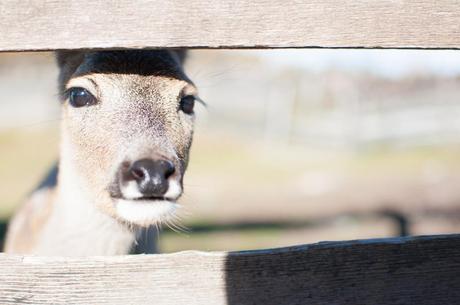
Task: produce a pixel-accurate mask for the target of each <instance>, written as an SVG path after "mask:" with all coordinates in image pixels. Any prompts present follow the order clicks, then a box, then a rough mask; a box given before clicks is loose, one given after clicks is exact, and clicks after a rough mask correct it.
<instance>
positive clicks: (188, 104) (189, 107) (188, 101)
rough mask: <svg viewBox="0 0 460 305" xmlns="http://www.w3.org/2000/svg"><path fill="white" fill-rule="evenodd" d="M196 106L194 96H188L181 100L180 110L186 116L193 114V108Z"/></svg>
mask: <svg viewBox="0 0 460 305" xmlns="http://www.w3.org/2000/svg"><path fill="white" fill-rule="evenodd" d="M194 106H195V97H194V96H193V95H186V96H184V97H183V98H181V100H180V105H179V108H180V110H182V111H183V112H184V113H186V114H192V113H193V107H194Z"/></svg>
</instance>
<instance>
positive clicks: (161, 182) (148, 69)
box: [4, 49, 201, 256]
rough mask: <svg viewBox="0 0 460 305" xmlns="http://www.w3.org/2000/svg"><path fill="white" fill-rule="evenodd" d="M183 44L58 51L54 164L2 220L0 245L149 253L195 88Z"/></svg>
mask: <svg viewBox="0 0 460 305" xmlns="http://www.w3.org/2000/svg"><path fill="white" fill-rule="evenodd" d="M185 57H186V54H185V51H184V50H162V49H158V50H116V51H58V52H57V53H56V61H57V64H58V68H59V76H58V92H59V94H58V96H59V99H60V101H61V106H60V107H61V121H60V127H59V128H60V146H59V158H58V159H59V160H58V162H57V165H56V166H55V167H54V168H53V169H52V170H51V171H50V174H49V175H48V177H47V178H46V179H45V180H44V181H43V183H42V184H41V185H40V186H39V187H38V188H37V189H36V190H35V191H33V192H32V194H31V195H30V196H29V197H28V199H27V200H26V201H25V203H24V204H23V205H22V207H21V208H20V209H19V210H18V211H17V212H16V214H15V215H14V217H13V218H12V220H11V221H10V223H9V226H8V230H7V236H6V242H5V249H4V250H5V252H6V253H16V254H33V255H52V256H54V255H59V256H87V255H123V254H132V253H155V252H156V237H155V236H156V234H157V229H156V227H157V226H159V225H161V224H163V223H165V222H168V221H174V220H175V219H176V217H177V211H178V210H179V209H180V207H181V206H180V204H179V203H177V200H178V198H179V197H180V196H181V194H182V193H183V178H184V173H185V170H186V168H187V164H188V160H189V153H190V147H191V144H192V138H193V129H194V121H195V111H194V106H195V103H196V101H201V100H200V99H199V98H198V92H197V88H196V86H195V85H194V84H193V82H192V81H191V80H190V79H189V78H188V77H187V76H186V74H185V72H184V68H183V64H184V60H185Z"/></svg>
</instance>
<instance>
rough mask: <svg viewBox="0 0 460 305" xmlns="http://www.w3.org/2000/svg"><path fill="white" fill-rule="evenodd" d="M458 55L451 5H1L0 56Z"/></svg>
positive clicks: (426, 1)
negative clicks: (83, 52)
mask: <svg viewBox="0 0 460 305" xmlns="http://www.w3.org/2000/svg"><path fill="white" fill-rule="evenodd" d="M147 47H148V48H159V47H192V48H196V47H200V48H266V47H273V48H297V47H325V48H338V47H352V48H361V47H363V48H434V49H436V48H454V49H457V48H460V9H459V2H458V1H455V0H437V1H432V0H407V1H403V0H398V1H395V0H379V1H369V0H343V1H336V0H310V1H296V0H283V1H281V0H275V1H274V0H235V1H223V0H221V1H208V0H188V1H180V0H166V1H163V0H153V1H151V0H150V1H149V0H140V1H130V0H118V1H90V0H81V1H71V0H63V1H51V0H45V1H43V0H27V1H17V0H2V1H0V51H30V50H52V49H82V48H83V49H85V48H88V49H89V48H96V49H105V48H147Z"/></svg>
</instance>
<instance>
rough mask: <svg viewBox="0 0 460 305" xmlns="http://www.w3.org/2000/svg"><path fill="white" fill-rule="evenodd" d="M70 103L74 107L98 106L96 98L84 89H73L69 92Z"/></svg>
mask: <svg viewBox="0 0 460 305" xmlns="http://www.w3.org/2000/svg"><path fill="white" fill-rule="evenodd" d="M69 103H70V105H72V107H84V106H90V105H94V104H96V98H95V97H94V96H93V95H92V94H91V93H89V91H88V90H86V89H83V88H79V87H76V88H71V89H70V90H69Z"/></svg>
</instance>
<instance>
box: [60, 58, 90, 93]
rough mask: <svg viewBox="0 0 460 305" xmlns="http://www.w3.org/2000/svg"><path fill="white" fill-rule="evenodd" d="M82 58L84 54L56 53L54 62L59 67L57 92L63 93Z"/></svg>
mask: <svg viewBox="0 0 460 305" xmlns="http://www.w3.org/2000/svg"><path fill="white" fill-rule="evenodd" d="M84 58H85V53H84V52H81V51H57V52H56V62H57V64H58V67H59V92H60V93H61V94H62V93H63V92H64V91H65V86H66V84H67V82H68V81H69V79H70V77H71V76H72V74H73V73H74V72H75V70H76V69H77V68H78V66H80V64H81V63H82V62H83V59H84Z"/></svg>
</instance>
